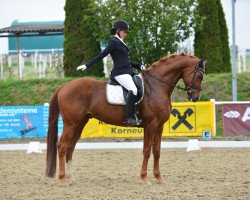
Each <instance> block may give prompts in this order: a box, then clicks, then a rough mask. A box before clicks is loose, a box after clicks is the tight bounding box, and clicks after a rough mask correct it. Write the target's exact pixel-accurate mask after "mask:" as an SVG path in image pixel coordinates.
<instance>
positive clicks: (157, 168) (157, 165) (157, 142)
mask: <svg viewBox="0 0 250 200" xmlns="http://www.w3.org/2000/svg"><path fill="white" fill-rule="evenodd" d="M162 131H163V125H161V126H159V127H158V128H157V130H156V133H155V137H154V142H153V143H154V144H153V155H154V169H153V173H154V176H155V178H156V179H157V181H158V183H162V182H163V180H162V176H161V173H160V153H161V138H162Z"/></svg>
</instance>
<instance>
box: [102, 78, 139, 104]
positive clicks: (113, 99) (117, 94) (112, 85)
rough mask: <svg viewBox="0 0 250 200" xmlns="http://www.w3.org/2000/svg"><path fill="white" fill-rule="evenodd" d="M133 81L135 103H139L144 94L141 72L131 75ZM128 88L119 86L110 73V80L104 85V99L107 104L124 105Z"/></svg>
mask: <svg viewBox="0 0 250 200" xmlns="http://www.w3.org/2000/svg"><path fill="white" fill-rule="evenodd" d="M132 78H133V81H134V83H135V85H136V87H137V90H138V92H137V99H136V104H139V103H140V102H141V100H142V99H143V95H144V83H143V81H142V77H141V74H139V75H138V74H135V75H134V76H132ZM127 94H128V90H127V89H125V88H124V87H123V86H121V85H120V84H119V83H118V82H117V81H116V80H115V78H114V77H113V76H111V75H110V80H109V81H108V82H107V86H106V99H107V101H108V103H109V104H115V105H126V97H127Z"/></svg>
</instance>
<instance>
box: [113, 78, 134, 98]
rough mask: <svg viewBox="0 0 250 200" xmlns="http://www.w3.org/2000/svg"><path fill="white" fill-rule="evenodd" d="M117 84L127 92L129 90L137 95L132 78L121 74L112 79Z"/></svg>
mask: <svg viewBox="0 0 250 200" xmlns="http://www.w3.org/2000/svg"><path fill="white" fill-rule="evenodd" d="M114 78H115V80H117V82H118V83H120V84H121V85H122V86H123V87H125V88H126V89H127V90H128V91H129V90H131V91H132V92H133V94H134V95H137V88H136V86H135V84H134V81H133V79H132V76H131V75H129V74H122V75H119V76H115V77H114Z"/></svg>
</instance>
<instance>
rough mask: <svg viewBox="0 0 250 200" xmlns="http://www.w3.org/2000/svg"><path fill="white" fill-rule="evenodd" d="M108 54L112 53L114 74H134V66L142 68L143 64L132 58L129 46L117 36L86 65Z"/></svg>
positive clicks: (87, 65) (112, 72)
mask: <svg viewBox="0 0 250 200" xmlns="http://www.w3.org/2000/svg"><path fill="white" fill-rule="evenodd" d="M108 54H110V55H111V57H112V60H113V65H114V66H113V69H112V71H111V74H112V76H118V75H121V74H130V75H132V74H134V71H133V69H132V67H133V68H137V69H139V70H140V67H141V64H139V63H136V62H134V61H132V60H131V57H130V54H129V48H128V47H127V46H126V45H125V44H124V43H123V42H122V41H121V40H119V39H118V38H117V37H114V38H113V39H112V40H110V41H109V43H108V45H107V46H106V48H105V49H104V50H103V51H102V52H101V53H100V54H98V55H97V56H96V57H94V58H92V59H91V60H90V61H88V62H87V63H85V65H86V67H87V68H88V67H90V66H91V65H93V64H95V63H97V62H98V61H100V60H101V59H103V58H104V57H105V56H107V55H108Z"/></svg>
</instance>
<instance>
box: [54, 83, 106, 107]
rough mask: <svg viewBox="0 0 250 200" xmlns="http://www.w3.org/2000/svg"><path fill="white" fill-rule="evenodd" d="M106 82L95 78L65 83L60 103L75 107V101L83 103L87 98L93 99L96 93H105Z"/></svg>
mask: <svg viewBox="0 0 250 200" xmlns="http://www.w3.org/2000/svg"><path fill="white" fill-rule="evenodd" d="M105 85H106V82H105V81H100V80H96V79H93V78H80V79H76V80H72V81H70V82H67V83H65V84H64V85H63V86H62V87H61V88H60V91H59V94H58V101H59V102H60V104H62V103H63V104H65V103H70V105H73V104H74V103H76V102H75V101H79V99H81V100H82V101H83V100H84V99H86V98H88V99H92V98H94V95H95V94H96V93H100V92H101V91H105Z"/></svg>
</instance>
